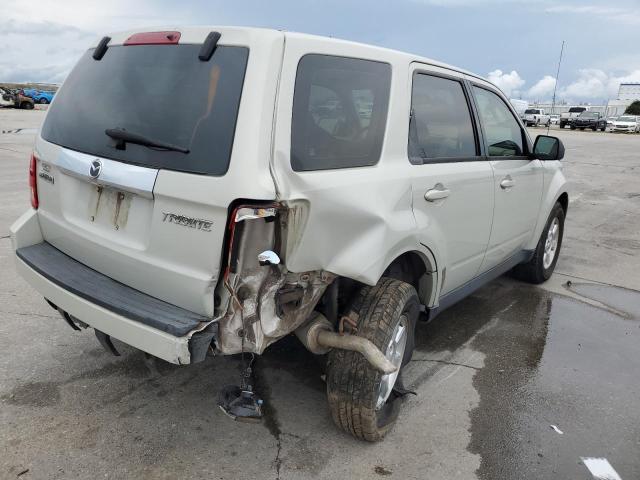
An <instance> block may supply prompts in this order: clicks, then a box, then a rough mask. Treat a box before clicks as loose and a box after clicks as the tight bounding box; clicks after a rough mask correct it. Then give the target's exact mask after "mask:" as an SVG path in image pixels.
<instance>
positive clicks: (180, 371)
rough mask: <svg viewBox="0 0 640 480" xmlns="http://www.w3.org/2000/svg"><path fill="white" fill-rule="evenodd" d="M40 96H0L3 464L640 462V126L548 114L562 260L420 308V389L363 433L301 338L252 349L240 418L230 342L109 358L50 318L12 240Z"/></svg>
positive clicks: (101, 472) (312, 470) (459, 466)
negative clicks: (446, 304)
mask: <svg viewBox="0 0 640 480" xmlns="http://www.w3.org/2000/svg"><path fill="white" fill-rule="evenodd" d="M43 114H44V112H41V111H16V110H0V351H2V355H0V451H2V454H1V455H0V478H7V479H15V478H20V479H23V480H24V479H68V478H72V479H75V478H77V479H87V478H114V479H128V478H136V479H176V478H189V479H199V478H203V479H204V478H206V479H245V478H246V479H249V478H250V479H263V478H264V479H276V478H280V479H307V478H330V479H334V478H349V479H350V478H354V479H358V478H362V479H371V478H379V477H380V478H391V479H393V478H400V479H454V478H455V479H476V478H479V479H483V480H498V479H509V480H514V479H562V480H572V479H584V480H587V479H590V478H592V477H591V475H590V473H589V471H588V470H587V468H586V467H585V466H584V465H583V463H582V461H581V457H603V458H606V459H607V460H608V461H609V463H610V464H611V465H612V466H613V468H615V470H616V471H617V472H618V474H619V475H620V476H621V478H622V479H623V480H633V479H638V478H640V401H639V400H638V399H639V398H640V381H639V378H640V376H639V373H638V372H640V182H639V181H638V178H640V177H639V174H640V135H616V134H610V133H601V132H590V131H588V132H580V131H575V132H572V131H568V130H563V131H561V130H559V129H557V128H556V129H552V132H554V133H553V134H557V135H558V136H560V137H561V138H562V140H563V142H564V143H565V146H566V147H567V151H566V158H565V160H564V161H563V165H564V168H565V173H566V175H567V177H568V178H569V179H570V181H571V188H572V191H571V203H570V206H569V212H568V218H567V223H566V229H565V238H564V241H563V245H562V252H561V256H560V260H559V262H558V265H557V269H556V274H554V276H553V277H552V279H551V280H550V281H549V282H547V283H546V284H544V285H543V286H540V287H535V286H531V285H527V284H524V283H520V282H517V281H515V280H513V279H511V278H510V277H507V276H504V277H501V278H499V279H498V280H496V281H494V282H492V283H491V284H489V285H487V286H485V287H484V288H482V289H481V290H479V291H478V292H477V293H475V294H474V295H473V296H471V297H469V298H468V299H466V300H464V301H462V302H460V303H459V304H458V305H456V306H454V307H452V308H451V309H449V310H447V311H445V312H444V313H442V314H441V315H440V316H438V317H437V318H436V319H435V320H434V321H433V322H431V323H429V324H421V325H419V326H418V331H417V341H416V352H415V355H414V359H413V361H412V363H411V364H410V365H409V366H408V368H407V369H406V371H405V372H404V380H405V383H406V384H407V385H408V386H409V388H411V389H412V390H415V392H416V394H417V395H415V396H408V397H407V399H406V400H405V402H404V405H403V409H402V412H401V416H400V418H399V421H398V423H397V425H396V427H395V428H394V429H393V431H392V432H391V433H390V434H389V435H388V436H387V438H386V439H385V440H384V441H383V442H381V443H377V444H367V443H363V442H359V441H356V440H354V439H353V438H351V437H350V436H347V435H345V434H343V433H341V432H340V431H339V430H337V428H335V427H334V425H333V424H332V421H331V418H330V416H329V412H328V409H327V406H326V401H325V385H324V382H323V379H322V369H321V367H320V364H319V363H318V361H317V358H316V357H314V356H313V355H311V354H309V353H308V352H306V350H304V348H303V347H301V346H300V344H299V343H298V342H297V340H295V338H293V337H292V338H287V339H285V340H284V341H281V342H279V343H277V344H275V345H274V346H272V347H271V348H270V349H269V350H268V351H267V352H266V354H265V355H263V356H262V357H259V358H258V359H257V361H256V363H255V376H256V382H257V388H258V390H259V392H260V394H261V395H262V396H263V398H264V399H265V410H266V415H265V419H264V421H263V422H262V424H257V425H255V424H241V423H236V422H233V421H231V420H230V419H228V418H227V417H225V416H224V415H223V414H222V412H221V411H220V410H219V409H218V408H217V406H216V395H217V392H218V391H219V389H220V388H221V387H222V386H224V385H226V384H229V383H235V382H237V379H238V372H239V367H240V361H239V359H238V358H235V357H233V358H230V357H217V358H208V359H207V360H206V361H205V362H203V363H201V364H197V365H194V366H188V367H178V366H175V365H170V364H167V363H165V362H162V361H154V360H150V359H148V358H146V356H145V355H143V354H142V353H140V352H138V351H135V350H134V349H132V348H130V347H127V346H126V345H123V344H121V343H118V344H117V346H118V348H119V349H120V350H121V351H122V356H121V357H113V356H111V355H110V354H108V353H107V352H105V351H104V350H103V349H102V348H101V347H100V345H99V344H98V342H97V340H96V338H95V336H94V335H93V334H92V332H91V331H83V332H80V333H77V332H74V331H72V330H71V329H70V328H69V327H68V326H67V325H66V324H65V323H64V322H63V321H62V320H61V319H60V318H59V317H58V316H57V314H56V312H54V311H53V310H52V309H51V308H50V307H49V306H48V305H47V304H46V303H45V302H44V300H43V299H42V298H41V297H40V296H39V295H38V294H37V293H36V292H35V291H33V290H32V289H31V288H30V287H29V286H28V285H27V284H26V283H25V282H24V281H23V280H22V279H21V278H20V277H19V276H18V275H17V274H16V272H15V268H14V266H13V257H12V251H11V248H10V240H9V238H8V235H9V226H10V224H11V223H12V222H13V221H14V220H15V219H16V218H17V217H18V216H19V215H20V214H21V213H22V212H23V211H24V210H26V208H27V205H28V203H29V194H28V187H27V168H28V159H29V153H30V149H31V145H32V142H33V138H34V135H35V131H36V130H35V129H36V128H37V127H38V126H39V124H40V123H41V121H42V118H43ZM537 130H539V132H537ZM542 131H543V129H541V128H540V129H535V128H532V129H530V132H531V133H532V134H534V135H535V134H536V133H542ZM2 132H8V133H2ZM554 427H555V428H554Z"/></svg>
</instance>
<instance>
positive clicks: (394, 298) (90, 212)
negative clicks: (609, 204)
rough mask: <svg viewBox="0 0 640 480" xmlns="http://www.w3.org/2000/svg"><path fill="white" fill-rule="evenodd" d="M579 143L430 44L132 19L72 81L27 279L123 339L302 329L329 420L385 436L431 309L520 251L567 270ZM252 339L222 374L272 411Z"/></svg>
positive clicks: (191, 356)
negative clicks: (542, 127) (534, 122)
mask: <svg viewBox="0 0 640 480" xmlns="http://www.w3.org/2000/svg"><path fill="white" fill-rule="evenodd" d="M140 85H145V87H146V88H143V89H139V88H138V87H139V86H140ZM406 86H409V87H410V88H406ZM132 90H136V92H137V93H136V95H134V96H132V95H131V94H130V92H131V91H132ZM185 91H188V92H189V95H186V96H185V95H184V92H185ZM176 96H178V97H180V98H181V101H180V102H175V101H163V98H165V99H173V98H175V97H176ZM78 105H91V106H92V108H91V109H89V110H87V109H83V110H82V112H81V113H82V114H79V113H78ZM451 112H456V114H455V115H452V114H451ZM563 155H564V147H563V145H562V142H561V141H560V140H559V139H558V138H555V137H550V136H546V135H540V136H538V137H537V139H535V141H532V139H531V138H530V137H529V134H528V132H527V130H526V129H525V128H524V127H523V125H522V123H521V122H520V120H519V118H518V116H517V113H516V111H515V109H514V108H513V107H512V105H511V104H510V103H509V99H508V98H507V97H505V96H504V94H503V93H502V92H501V91H500V89H499V88H498V87H496V86H495V85H493V84H492V83H490V82H488V81H487V80H485V79H483V78H482V77H480V76H477V75H474V74H472V73H469V72H466V71H463V70H460V69H458V68H455V67H452V66H449V65H445V64H443V63H439V62H435V61H434V60H430V59H426V58H421V57H417V56H414V55H410V54H407V53H402V52H396V51H392V50H387V49H383V48H378V47H374V46H369V45H363V44H358V43H353V42H347V41H341V40H337V39H334V38H322V37H318V36H311V35H304V34H300V33H290V32H283V31H276V30H265V29H252V28H232V27H185V28H181V29H179V30H177V31H158V30H154V29H149V30H144V31H138V32H126V33H116V34H112V35H110V36H108V37H104V38H103V39H102V40H100V41H99V42H96V43H95V44H93V45H92V46H91V48H89V49H88V50H86V51H85V52H84V54H83V55H82V58H81V59H80V60H79V63H78V65H77V66H76V67H75V68H74V69H73V70H72V71H71V73H70V74H69V76H68V77H67V79H66V80H65V82H64V85H63V86H62V87H61V89H60V90H59V92H58V93H57V94H56V100H55V101H54V102H53V103H52V104H51V107H50V109H49V112H48V114H47V116H46V118H45V121H44V124H43V126H42V129H41V130H40V132H39V134H38V135H37V137H36V141H35V147H34V150H33V153H32V155H31V158H30V164H29V185H30V193H31V208H29V209H28V211H26V212H25V213H24V214H23V215H22V216H21V217H20V218H19V219H18V220H17V221H16V222H15V223H14V224H13V226H12V227H11V240H12V245H13V249H14V250H15V259H16V262H17V269H18V272H19V273H20V274H21V275H22V276H23V277H24V278H25V279H26V280H27V282H28V283H29V284H30V285H32V286H33V288H34V289H35V290H36V291H38V292H39V293H40V294H41V295H42V296H43V297H44V298H45V299H46V300H47V302H48V304H49V305H50V306H51V307H52V308H54V309H55V310H57V311H58V312H59V313H60V314H61V315H62V318H63V319H64V321H65V322H66V323H68V324H69V326H71V327H72V328H73V329H74V330H84V329H87V328H91V329H93V331H94V333H95V334H96V336H97V338H98V340H99V341H100V343H101V344H102V345H103V346H104V347H105V348H107V349H108V350H109V351H111V352H113V353H117V350H116V347H115V346H114V344H113V343H112V341H111V338H116V339H118V340H120V341H122V342H125V343H127V344H129V345H131V346H133V347H135V348H138V349H140V350H143V351H145V352H148V353H149V354H151V355H154V356H156V357H160V358H162V359H164V360H166V361H168V362H172V363H176V364H180V365H186V364H192V363H196V362H201V361H203V360H204V359H205V357H206V356H207V355H208V354H214V353H215V354H217V355H232V354H240V353H244V355H243V358H244V357H250V358H251V359H253V357H254V356H258V355H260V354H262V353H263V352H264V351H265V349H266V348H267V347H268V346H269V345H270V344H272V343H274V342H276V341H278V340H280V339H282V338H284V337H286V336H288V335H289V334H291V333H295V334H296V336H297V337H298V339H299V340H300V341H301V343H302V344H303V345H304V346H305V347H306V348H307V349H308V350H309V351H310V352H311V353H313V354H317V355H326V356H327V358H326V391H327V400H328V404H329V410H330V411H331V414H332V417H333V420H334V421H335V423H336V424H337V425H338V426H339V427H340V428H342V429H344V430H345V431H347V432H349V433H350V434H352V435H354V436H355V437H357V438H360V439H364V440H369V441H375V440H380V439H381V438H382V437H383V436H384V435H385V434H386V433H387V432H388V431H389V429H390V428H391V427H392V425H393V424H394V422H395V420H396V418H397V417H398V412H399V409H400V406H401V404H402V401H401V400H402V397H403V396H404V395H406V394H407V392H408V390H407V389H406V388H404V387H403V384H402V374H401V373H402V368H403V367H405V366H406V365H407V364H408V363H409V362H410V360H411V355H412V352H413V349H414V341H415V337H414V332H415V328H416V322H417V321H418V320H419V319H422V320H425V321H426V320H429V319H432V318H434V317H435V316H436V315H437V314H438V313H439V312H441V311H443V310H444V309H446V308H447V307H449V306H451V305H453V304H454V303H456V302H457V301H459V300H461V299H462V298H464V297H466V296H467V295H469V294H471V293H472V292H473V291H475V290H476V289H478V288H479V287H480V286H481V285H483V284H485V283H487V282H488V281H490V280H492V279H494V278H496V277H497V276H499V275H501V274H503V273H505V272H507V271H510V270H513V272H514V275H516V276H517V277H519V278H520V279H523V280H525V281H528V282H531V283H542V282H544V281H545V280H547V279H548V278H549V277H550V276H551V274H552V272H553V270H554V268H555V265H556V261H557V259H558V255H559V253H560V247H561V245H562V234H563V228H564V219H565V215H566V212H567V206H568V204H569V197H568V192H567V185H566V180H565V177H564V175H563V173H562V166H561V164H560V162H559V160H560V159H562V158H563ZM487 159H490V160H491V161H487ZM514 301H516V299H515V297H514ZM47 328H48V327H47ZM29 330H30V336H31V337H33V338H37V337H38V336H39V335H40V336H41V335H43V334H44V333H43V332H44V330H43V331H41V332H38V331H37V327H36V326H35V325H34V324H30V325H29ZM58 348H60V349H61V350H62V349H64V348H68V347H66V346H60V347H58ZM59 361H62V362H65V361H66V362H68V363H69V364H71V363H74V362H77V361H78V360H77V358H76V357H74V356H69V357H65V356H64V355H63V354H62V353H61V354H60V356H59ZM130 361H133V359H131V360H130ZM242 361H244V360H242ZM248 361H249V360H248ZM252 361H253V360H251V361H249V363H248V364H245V368H244V369H243V375H242V377H240V375H239V376H238V380H239V385H229V386H228V387H224V388H223V389H221V390H220V396H219V398H218V406H219V407H220V408H221V409H222V410H223V411H224V412H225V413H226V414H227V415H229V416H230V417H232V418H235V419H245V420H247V419H250V420H258V419H259V418H260V417H261V414H262V411H261V405H262V401H261V400H260V398H258V396H259V395H260V391H259V390H253V388H251V386H250V385H248V384H247V383H250V380H251V369H250V366H251V362H252ZM257 361H259V360H257ZM305 361H308V360H305ZM213 362H215V359H212V360H211V363H213ZM39 365H41V363H38V361H34V367H33V368H39ZM43 368H44V367H43ZM282 368H289V369H291V370H292V371H293V370H294V369H296V368H299V366H298V365H296V364H295V361H294V359H291V363H290V364H289V365H282ZM43 371H44V370H43ZM45 373H46V372H45ZM425 401H428V398H425ZM208 408H211V407H210V404H209V403H208V401H207V400H203V403H202V409H203V410H206V409H208ZM219 428H223V427H219ZM247 438H249V437H247ZM248 441H251V440H248Z"/></svg>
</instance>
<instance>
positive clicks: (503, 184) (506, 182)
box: [500, 175, 516, 190]
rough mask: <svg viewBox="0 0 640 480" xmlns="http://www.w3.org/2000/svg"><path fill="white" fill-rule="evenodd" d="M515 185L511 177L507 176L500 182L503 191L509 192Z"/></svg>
mask: <svg viewBox="0 0 640 480" xmlns="http://www.w3.org/2000/svg"><path fill="white" fill-rule="evenodd" d="M515 184H516V182H514V181H513V179H512V178H511V175H507V176H506V177H504V178H503V179H502V180H501V181H500V187H501V188H502V189H503V190H508V189H509V188H511V187H513V186H514V185H515Z"/></svg>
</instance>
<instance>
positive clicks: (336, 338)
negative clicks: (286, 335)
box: [295, 312, 398, 374]
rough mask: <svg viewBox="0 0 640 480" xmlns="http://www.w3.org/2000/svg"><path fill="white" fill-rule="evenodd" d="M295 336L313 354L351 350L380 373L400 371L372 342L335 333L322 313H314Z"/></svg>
mask: <svg viewBox="0 0 640 480" xmlns="http://www.w3.org/2000/svg"><path fill="white" fill-rule="evenodd" d="M295 334H296V336H297V337H298V339H299V340H300V341H301V342H302V344H303V345H304V346H305V347H307V349H308V350H309V351H310V352H311V353H315V354H318V355H322V354H325V353H327V352H329V350H331V349H332V348H340V349H342V350H351V351H353V352H359V353H361V354H362V355H363V356H364V358H366V359H367V361H368V362H369V363H370V364H371V366H372V367H373V368H375V369H376V370H378V371H379V372H382V373H384V374H390V373H394V372H396V371H397V370H398V368H397V367H396V366H395V365H394V364H393V363H391V362H390V361H389V359H388V358H387V357H385V356H384V354H383V353H382V352H381V351H380V349H379V348H378V347H376V346H375V345H374V344H373V343H372V342H371V341H370V340H367V339H366V338H364V337H358V336H357V335H340V334H338V333H336V332H334V331H333V326H332V325H331V322H329V320H327V318H326V317H325V316H324V315H322V314H321V313H318V312H313V314H312V316H311V318H310V319H309V321H308V322H307V323H305V324H304V325H302V326H300V327H298V328H297V329H296V331H295Z"/></svg>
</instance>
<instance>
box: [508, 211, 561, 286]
mask: <svg viewBox="0 0 640 480" xmlns="http://www.w3.org/2000/svg"><path fill="white" fill-rule="evenodd" d="M554 228H555V229H556V230H555V233H551V232H550V230H552V229H554ZM563 234H564V209H563V208H562V205H560V203H556V204H555V205H554V206H553V208H552V209H551V213H550V214H549V218H548V219H547V223H546V224H545V226H544V230H542V234H541V235H540V239H539V240H538V245H537V246H536V249H535V252H534V254H533V257H531V260H529V261H528V262H527V263H523V264H521V265H518V266H517V267H515V268H514V269H513V276H514V277H516V278H518V279H519V280H523V281H525V282H529V283H534V284H538V283H542V282H545V281H547V280H549V277H551V274H552V273H553V270H554V269H555V268H556V263H557V262H558V256H559V255H560V248H561V247H562V236H563ZM554 242H555V245H554Z"/></svg>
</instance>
